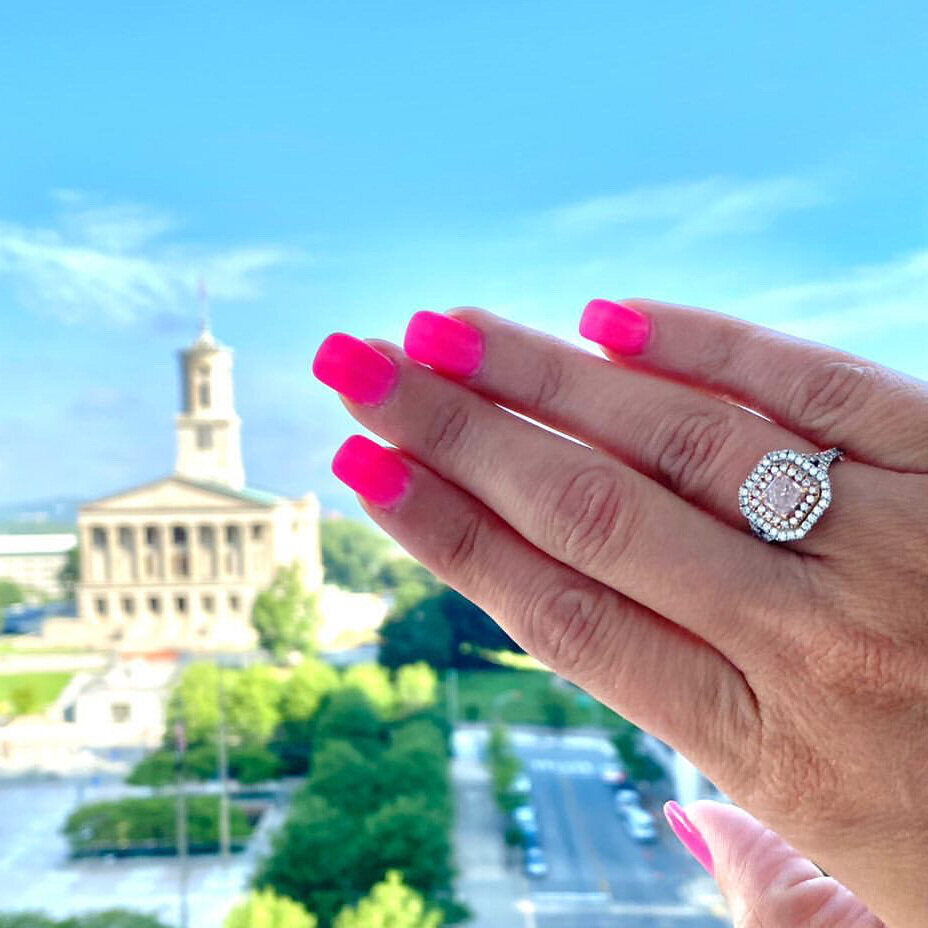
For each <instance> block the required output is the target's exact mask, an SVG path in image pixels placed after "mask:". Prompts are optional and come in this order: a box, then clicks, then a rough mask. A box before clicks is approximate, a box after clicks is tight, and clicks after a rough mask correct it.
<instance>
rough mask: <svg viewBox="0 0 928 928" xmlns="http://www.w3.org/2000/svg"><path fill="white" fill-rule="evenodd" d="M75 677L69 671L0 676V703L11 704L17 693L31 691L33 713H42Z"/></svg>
mask: <svg viewBox="0 0 928 928" xmlns="http://www.w3.org/2000/svg"><path fill="white" fill-rule="evenodd" d="M72 676H74V674H73V673H69V672H67V671H61V672H52V671H49V672H46V673H7V674H0V703H8V702H10V698H11V695H12V694H13V693H14V692H15V691H19V692H23V691H24V690H30V691H31V693H32V697H31V700H32V707H31V709H30V711H31V712H41V711H42V710H43V709H46V708H47V707H48V706H50V705H51V704H52V703H53V702H54V701H55V700H56V699H57V698H58V696H59V694H60V693H61V691H62V690H63V689H64V688H65V686H67V683H68V680H70V679H71V677H72Z"/></svg>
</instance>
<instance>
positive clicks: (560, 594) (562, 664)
mask: <svg viewBox="0 0 928 928" xmlns="http://www.w3.org/2000/svg"><path fill="white" fill-rule="evenodd" d="M608 609H609V603H608V597H607V595H606V593H605V591H595V590H593V589H582V588H576V587H567V586H561V585H558V586H554V587H549V588H547V589H544V590H542V591H541V592H540V593H539V594H538V595H536V596H535V597H534V598H533V600H532V601H531V602H530V603H529V606H528V609H527V610H526V625H527V629H526V632H527V635H526V638H527V644H528V651H530V652H531V653H532V654H534V655H535V656H536V657H537V658H538V660H540V661H541V662H542V663H543V664H545V665H546V666H547V667H550V668H552V669H553V670H556V671H558V673H561V674H563V675H564V676H568V677H569V676H571V675H573V674H574V673H576V671H577V670H578V669H579V668H582V667H583V665H584V664H585V663H586V661H587V660H588V658H589V655H590V653H591V649H592V648H593V643H594V642H595V640H596V639H597V637H598V631H599V629H600V628H601V627H602V623H603V622H604V620H605V617H606V614H607V612H608Z"/></svg>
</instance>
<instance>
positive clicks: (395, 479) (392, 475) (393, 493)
mask: <svg viewBox="0 0 928 928" xmlns="http://www.w3.org/2000/svg"><path fill="white" fill-rule="evenodd" d="M332 473H333V474H335V476H336V477H338V479H339V480H341V481H342V483H345V484H347V485H348V486H349V487H351V489H352V490H354V491H355V493H358V494H359V495H361V496H363V497H364V499H366V500H367V501H368V502H369V503H373V504H374V505H375V506H379V507H380V508H381V509H391V508H392V507H393V506H395V505H396V504H397V503H398V502H399V501H400V500H401V499H402V498H403V495H404V494H405V492H406V488H407V487H408V486H409V481H410V473H409V468H408V467H407V466H406V462H405V461H404V460H403V459H402V457H401V456H400V454H399V453H398V452H397V451H394V450H393V449H392V448H384V447H382V446H380V445H378V444H377V443H376V442H373V441H371V440H370V439H369V438H365V437H364V436H363V435H352V436H351V438H349V439H348V440H347V441H346V442H345V443H344V444H343V445H342V446H341V448H339V449H338V451H336V452H335V457H334V458H333V459H332Z"/></svg>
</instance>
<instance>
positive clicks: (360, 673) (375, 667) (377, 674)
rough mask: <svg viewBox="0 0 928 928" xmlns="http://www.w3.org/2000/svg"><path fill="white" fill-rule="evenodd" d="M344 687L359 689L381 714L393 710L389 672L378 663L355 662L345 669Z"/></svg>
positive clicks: (393, 696)
mask: <svg viewBox="0 0 928 928" xmlns="http://www.w3.org/2000/svg"><path fill="white" fill-rule="evenodd" d="M342 685H343V686H344V687H345V689H356V690H360V691H361V692H362V693H363V694H364V695H365V696H366V697H367V698H368V699H369V700H370V702H371V705H373V706H374V708H376V709H377V710H378V711H379V712H380V714H381V715H384V716H385V715H388V714H389V713H390V712H391V711H392V710H393V705H394V702H395V699H396V696H395V694H394V692H393V684H392V683H391V682H390V674H389V672H388V671H387V670H386V668H384V667H381V666H380V664H355V665H354V666H352V667H349V668H348V669H347V670H346V671H345V675H344V676H343V677H342Z"/></svg>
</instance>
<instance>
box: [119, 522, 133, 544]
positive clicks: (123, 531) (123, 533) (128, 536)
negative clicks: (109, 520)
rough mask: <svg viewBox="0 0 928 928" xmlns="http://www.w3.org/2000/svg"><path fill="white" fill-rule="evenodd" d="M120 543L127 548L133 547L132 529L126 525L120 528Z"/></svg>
mask: <svg viewBox="0 0 928 928" xmlns="http://www.w3.org/2000/svg"><path fill="white" fill-rule="evenodd" d="M119 545H120V547H122V548H125V549H126V550H131V549H132V546H133V545H132V529H131V528H129V527H128V526H126V525H123V526H121V527H120V529H119Z"/></svg>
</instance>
